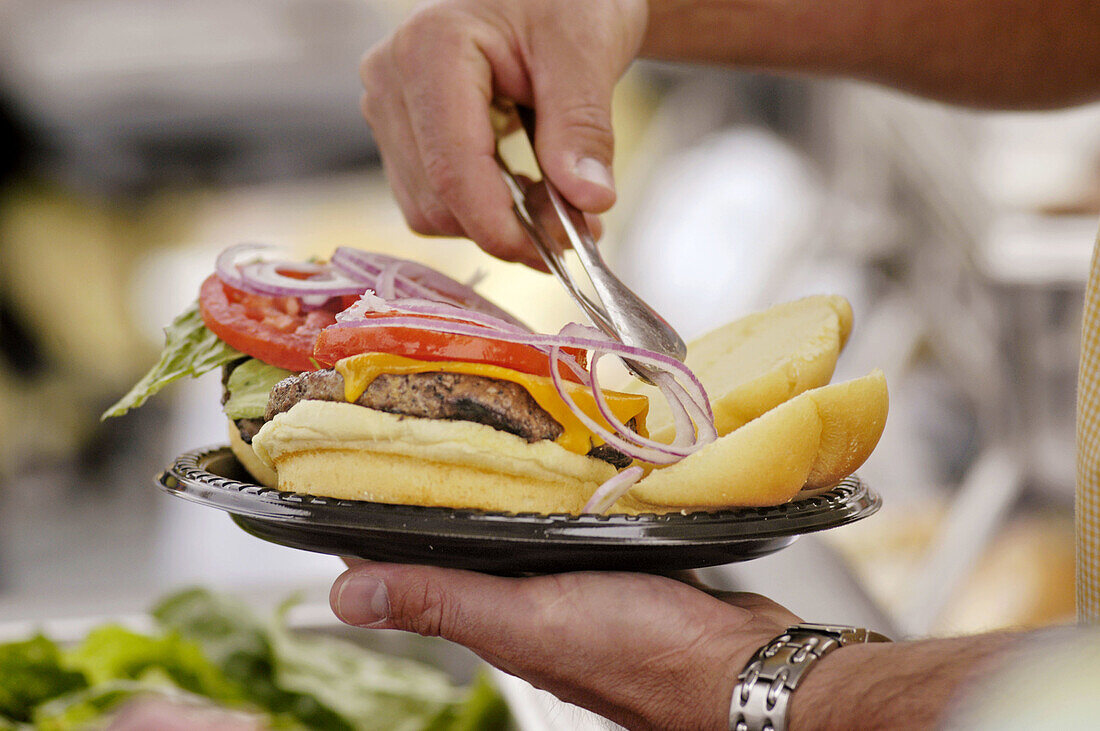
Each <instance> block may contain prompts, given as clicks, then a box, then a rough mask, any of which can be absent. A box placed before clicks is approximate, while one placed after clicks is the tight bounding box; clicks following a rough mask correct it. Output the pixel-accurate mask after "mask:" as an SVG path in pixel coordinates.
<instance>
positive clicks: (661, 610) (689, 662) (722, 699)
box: [331, 562, 1022, 731]
mask: <svg viewBox="0 0 1100 731" xmlns="http://www.w3.org/2000/svg"><path fill="white" fill-rule="evenodd" d="M331 600H332V607H333V610H334V611H335V612H336V615H337V616H338V617H340V618H341V619H342V620H343V621H345V622H347V623H349V624H353V625H358V626H365V627H373V628H378V629H401V630H406V631H411V632H418V633H420V634H423V635H431V636H439V637H444V638H446V639H449V640H452V641H454V642H457V643H459V644H462V645H465V646H466V647H468V648H470V649H471V650H473V651H474V652H476V653H477V654H478V655H480V656H481V657H483V658H484V659H485V660H487V661H489V662H490V663H492V664H493V665H495V666H497V667H499V668H501V669H503V670H505V671H506V672H509V673H512V674H513V675H517V676H519V677H521V678H524V679H525V680H527V681H529V682H531V683H532V684H534V685H535V686H537V687H540V688H544V689H546V690H549V691H550V692H552V693H554V694H555V695H556V696H558V697H559V698H561V699H562V700H565V701H569V702H572V703H575V704H577V705H580V706H583V707H585V708H588V709H590V710H592V711H595V712H596V713H599V714H601V715H604V716H606V717H607V718H610V719H611V720H613V721H616V722H617V723H620V724H623V725H625V726H626V727H628V728H631V729H640V728H654V729H716V730H717V731H724V730H725V729H726V728H727V725H728V713H729V703H730V699H731V697H732V693H733V687H734V684H735V682H736V677H737V674H738V673H739V672H740V670H741V669H742V668H743V667H744V666H745V664H746V663H747V662H748V661H749V659H750V658H751V657H752V655H753V653H755V652H756V650H757V649H758V648H760V647H761V646H762V645H764V644H766V643H767V642H768V641H769V640H771V639H772V638H773V637H775V636H776V635H778V634H780V633H782V632H783V631H784V630H785V629H786V627H787V626H789V625H790V624H793V623H796V622H798V621H799V620H798V618H797V617H795V616H794V615H793V614H791V613H790V612H788V611H787V610H786V609H784V608H783V607H781V606H779V605H778V604H775V603H774V602H772V601H771V600H769V599H766V598H764V597H762V596H757V595H754V594H741V593H737V594H727V595H722V597H721V599H719V598H716V597H714V596H711V595H709V594H706V593H703V592H702V591H699V590H698V589H695V588H693V587H691V586H689V585H687V584H684V583H681V582H679V581H674V580H672V579H668V578H664V577H659V576H651V575H647V574H617V573H573V574H562V575H557V576H541V577H535V578H527V579H507V578H500V577H495V576H485V575H482V574H477V573H473V572H468V571H456V570H450V569H439V568H433V567H428V566H400V565H394V564H379V563H369V562H365V563H358V564H356V565H355V566H354V567H353V568H351V569H350V570H349V571H347V572H346V573H345V574H344V575H343V576H341V577H340V578H339V579H338V580H337V581H336V583H335V584H334V586H333V590H332V595H331ZM814 619H823V618H816V617H815V618H814ZM1021 636H1022V635H1009V634H1002V635H986V636H981V637H969V638H959V639H950V640H927V641H920V642H905V643H897V644H873V645H853V646H848V647H843V648H841V649H838V650H836V651H834V652H832V653H830V654H828V655H826V656H825V657H824V658H822V660H820V661H819V663H818V665H817V667H814V668H813V669H812V670H811V671H810V672H809V673H808V674H807V675H806V678H805V680H804V681H803V683H802V684H801V685H800V686H799V688H798V689H797V690H796V691H795V693H794V695H793V700H792V707H791V714H792V716H791V721H792V723H791V728H792V729H793V730H794V731H801V730H803V729H833V728H890V729H908V728H912V729H925V728H930V727H933V726H934V725H935V724H936V722H937V721H938V719H940V718H941V716H942V714H943V713H944V711H945V709H946V708H947V704H948V703H949V702H950V700H951V699H952V698H953V697H955V696H956V695H957V694H958V693H959V692H960V691H961V690H963V689H965V688H967V686H968V684H969V683H970V681H971V679H972V678H973V677H974V676H975V674H976V673H977V672H978V671H979V670H980V669H981V668H982V667H983V666H984V665H986V664H987V663H990V662H991V661H994V660H995V659H996V658H997V656H998V655H999V654H1000V653H1001V652H1002V651H1003V650H1004V649H1005V648H1007V647H1008V646H1010V645H1012V644H1014V643H1015V642H1016V641H1017V640H1018V638H1019V637H1021Z"/></svg>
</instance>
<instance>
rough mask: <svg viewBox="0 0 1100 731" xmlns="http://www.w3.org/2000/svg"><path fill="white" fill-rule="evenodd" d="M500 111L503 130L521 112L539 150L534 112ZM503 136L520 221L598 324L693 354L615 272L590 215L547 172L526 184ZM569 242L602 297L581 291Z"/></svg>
mask: <svg viewBox="0 0 1100 731" xmlns="http://www.w3.org/2000/svg"><path fill="white" fill-rule="evenodd" d="M494 114H495V115H496V116H497V118H496V119H495V120H494V123H495V126H496V127H497V129H498V132H499V131H503V130H505V129H507V128H508V127H510V126H511V121H510V120H509V119H507V118H506V117H507V115H510V114H514V115H515V116H518V118H519V122H520V124H521V125H522V127H523V129H524V131H525V132H526V134H527V139H528V141H529V142H530V143H531V149H532V150H534V147H535V119H534V111H533V110H531V109H530V108H527V107H518V106H517V107H511V108H503V107H501V105H499V104H495V105H494ZM499 140H500V136H499V135H498V145H497V151H496V161H497V164H498V165H500V169H501V172H502V174H503V176H504V182H505V184H506V185H507V186H508V189H509V191H510V192H511V194H512V201H513V204H514V205H513V209H514V210H515V213H516V216H517V218H519V221H520V224H522V225H523V227H524V229H525V230H526V231H527V234H528V235H529V236H530V237H531V240H532V241H533V242H534V244H535V248H536V249H538V252H539V255H540V256H541V257H542V259H543V261H544V262H546V266H547V267H549V269H550V271H551V272H553V274H554V276H556V277H557V278H558V281H560V282H561V283H562V285H564V286H565V289H566V291H567V292H568V293H569V295H570V296H571V297H572V298H573V300H574V301H575V302H576V303H577V304H578V305H579V306H580V308H581V309H582V310H584V312H585V314H587V315H588V317H589V319H591V320H592V324H594V325H595V326H596V327H597V328H599V329H600V330H602V331H603V332H605V333H607V334H608V335H610V336H611V337H613V338H615V339H616V340H618V341H619V342H621V343H624V344H626V345H630V346H633V347H637V348H645V349H647V350H652V351H655V352H657V353H661V354H663V355H667V356H669V357H672V358H675V359H676V360H680V361H682V360H683V359H684V356H686V355H687V346H686V345H685V344H684V341H683V339H682V338H681V337H680V336H679V335H678V334H677V333H676V331H675V330H674V329H673V328H672V326H671V325H669V324H668V322H666V321H665V319H664V318H663V317H661V316H660V315H658V314H657V312H656V311H655V310H654V309H653V308H652V307H650V306H649V305H647V304H646V303H645V302H644V301H643V300H642V299H641V298H640V297H639V296H638V295H636V294H635V293H634V292H633V291H631V290H630V288H629V287H627V286H626V285H625V284H623V282H622V281H621V280H620V279H619V278H618V277H616V276H615V275H614V274H613V273H612V272H611V270H610V269H609V268H608V266H607V263H606V262H605V261H604V259H603V256H602V255H601V254H600V251H599V248H598V247H597V246H596V241H595V239H594V238H593V237H592V232H591V231H590V230H589V228H588V224H587V223H586V222H585V220H584V214H583V213H581V211H580V210H578V209H577V208H576V207H574V206H573V205H572V204H571V203H569V202H568V201H566V200H565V199H564V198H563V197H562V196H561V194H560V193H558V191H557V189H556V188H555V187H554V186H553V184H551V182H550V181H549V180H548V179H547V177H546V175H545V174H542V181H541V182H540V183H535V184H525V182H524V181H523V180H521V179H520V178H519V177H518V176H517V175H516V174H515V173H513V172H512V170H511V169H510V168H509V166H508V164H507V163H506V162H505V161H504V158H503V157H501V155H500V149H499ZM536 159H537V158H536ZM540 173H541V170H540ZM566 245H568V246H569V247H571V248H572V249H573V250H574V251H575V252H577V258H578V259H579V260H580V262H581V266H582V267H583V268H584V271H585V274H586V275H587V276H588V279H589V281H590V282H591V283H592V289H593V290H594V291H595V293H596V299H593V298H592V297H589V296H588V295H587V294H586V293H585V292H584V291H583V290H582V289H581V287H580V285H579V284H578V282H577V281H576V280H575V279H574V277H573V274H572V272H570V270H569V267H568V266H566V261H565V248H566ZM623 362H624V363H625V364H626V366H627V368H629V369H630V371H631V372H632V373H633V374H634V375H636V376H637V377H638V378H641V379H642V380H643V381H645V382H647V383H650V384H654V383H655V376H656V373H655V371H654V370H653V369H652V368H651V367H649V366H647V365H645V364H643V363H639V362H637V361H633V360H630V359H627V358H624V359H623Z"/></svg>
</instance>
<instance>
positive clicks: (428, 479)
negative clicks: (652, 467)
mask: <svg viewBox="0 0 1100 731" xmlns="http://www.w3.org/2000/svg"><path fill="white" fill-rule="evenodd" d="M252 445H253V448H254V449H255V452H256V454H257V455H259V457H260V459H261V460H262V461H263V462H264V463H265V464H266V465H267V466H268V467H269V468H274V469H275V470H276V471H277V473H278V485H279V489H281V490H286V491H290V492H301V493H307V494H312V495H324V496H327V497H335V498H344V499H349V500H368V501H372V502H381V503H402V504H411V505H429V506H445V507H452V508H480V509H483V510H499V511H512V512H536V513H579V512H581V509H582V508H583V507H584V504H585V502H587V501H588V498H589V497H590V496H591V495H592V493H593V492H595V490H596V488H597V487H599V485H600V484H601V483H603V482H604V481H605V480H607V479H609V478H610V477H612V476H613V475H614V474H615V471H616V470H615V468H614V467H612V466H611V465H609V464H607V463H606V462H602V461H600V460H598V459H594V458H591V457H586V456H584V455H579V454H575V453H573V452H569V451H567V450H565V449H563V448H562V447H560V446H559V445H557V444H555V443H554V442H550V441H545V440H543V441H539V442H533V443H528V442H527V441H526V440H525V439H523V438H521V437H518V436H516V435H514V434H509V433H507V432H502V431H498V430H496V429H493V428H492V427H489V426H485V425H484V424H477V423H474V422H468V421H444V420H436V419H424V418H418V417H413V416H399V415H396V414H390V413H386V412H382V411H376V410H374V409H369V408H366V407H364V406H359V405H356V404H349V403H335V402H327V401H301V402H299V403H297V404H295V405H294V406H293V407H292V408H291V409H290V410H289V411H287V412H285V413H282V414H279V415H277V416H276V417H275V418H274V419H273V420H271V421H269V422H268V423H266V424H264V426H263V428H261V429H260V431H259V433H258V434H257V435H256V436H255V437H254V438H253V440H252Z"/></svg>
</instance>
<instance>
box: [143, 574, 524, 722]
mask: <svg viewBox="0 0 1100 731" xmlns="http://www.w3.org/2000/svg"><path fill="white" fill-rule="evenodd" d="M153 616H154V617H156V619H157V620H158V621H159V622H160V623H161V624H163V625H164V626H165V627H167V628H170V629H171V630H173V631H175V632H179V633H180V634H181V635H183V636H184V637H187V638H190V639H193V640H195V641H197V642H199V643H201V644H202V645H203V648H204V650H205V652H206V654H207V656H208V657H210V658H211V659H212V660H213V661H214V662H216V663H219V664H220V665H221V667H222V668H223V669H224V670H225V672H226V674H227V675H229V676H230V677H232V678H233V679H234V680H236V681H237V682H238V683H240V684H241V685H242V686H244V687H246V688H248V690H249V693H250V700H252V701H253V702H255V703H258V704H260V705H262V706H264V707H265V708H268V709H269V710H271V711H273V712H276V713H289V714H292V715H293V716H295V717H296V718H297V719H298V720H300V721H301V722H302V723H303V724H305V725H306V726H307V727H309V728H311V729H355V730H356V731H359V730H362V731H369V730H371V729H387V730H388V729H396V730H403V729H410V730H411V729H432V730H433V731H442V730H444V729H452V728H454V729H462V728H477V729H494V728H503V727H504V725H503V721H499V722H498V720H496V717H494V715H493V713H492V705H493V704H492V703H490V702H488V699H487V698H486V697H485V696H486V695H489V694H491V695H492V696H494V697H496V698H497V699H498V700H499V695H497V694H496V691H495V690H493V689H491V688H483V689H482V691H481V693H479V694H478V695H477V696H471V698H472V699H474V700H477V701H478V702H479V703H480V704H481V705H482V706H483V707H485V709H484V710H485V711H486V712H481V711H477V710H476V709H471V712H473V714H474V716H475V717H476V719H478V720H482V719H483V720H485V721H486V723H484V724H481V725H474V726H468V725H463V723H464V722H459V719H466V718H468V717H467V715H466V714H465V713H464V712H463V707H462V702H463V698H462V692H461V691H460V690H459V689H458V688H456V687H455V686H454V685H452V684H451V682H450V680H449V679H448V678H447V676H446V675H445V674H443V673H442V672H440V671H438V670H435V669H434V668H431V667H428V666H425V665H422V664H420V663H417V662H413V661H410V660H404V659H401V658H394V657H390V656H386V655H381V654H378V653H374V652H370V651H369V650H366V649H364V648H362V647H360V646H358V645H356V644H354V643H350V642H346V641H342V640H338V639H336V638H332V637H327V636H302V635H298V634H293V633H291V632H289V631H288V630H287V629H286V628H285V625H284V623H283V622H282V621H281V619H280V618H278V617H277V618H275V619H274V620H272V621H263V620H261V619H259V618H258V617H257V616H256V615H255V614H254V613H252V612H251V611H250V610H249V608H248V607H247V606H245V605H244V604H242V603H240V602H237V601H235V600H233V599H230V598H228V597H224V596H218V595H214V594H211V593H209V592H206V591H204V590H201V589H195V590H191V591H187V592H183V593H180V594H176V595H175V596H173V597H170V598H168V599H167V600H165V601H164V602H162V603H161V604H160V605H159V606H157V607H156V608H154V610H153Z"/></svg>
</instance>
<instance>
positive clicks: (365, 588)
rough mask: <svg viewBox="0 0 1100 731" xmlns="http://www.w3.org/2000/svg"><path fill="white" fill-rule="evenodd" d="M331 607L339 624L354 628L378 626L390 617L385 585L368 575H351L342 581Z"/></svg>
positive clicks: (388, 599)
mask: <svg viewBox="0 0 1100 731" xmlns="http://www.w3.org/2000/svg"><path fill="white" fill-rule="evenodd" d="M335 605H336V606H334V607H333V611H335V613H336V616H337V617H339V618H340V621H341V622H345V623H347V624H351V625H355V626H356V627H370V626H372V625H376V624H380V623H382V622H384V621H386V620H387V619H389V616H390V598H389V595H388V594H387V593H386V585H385V584H384V583H382V580H381V579H378V578H376V577H374V576H370V575H369V574H352V575H350V576H348V577H347V578H346V579H344V581H343V583H342V584H340V588H339V589H338V590H337V593H336V602H335Z"/></svg>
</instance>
